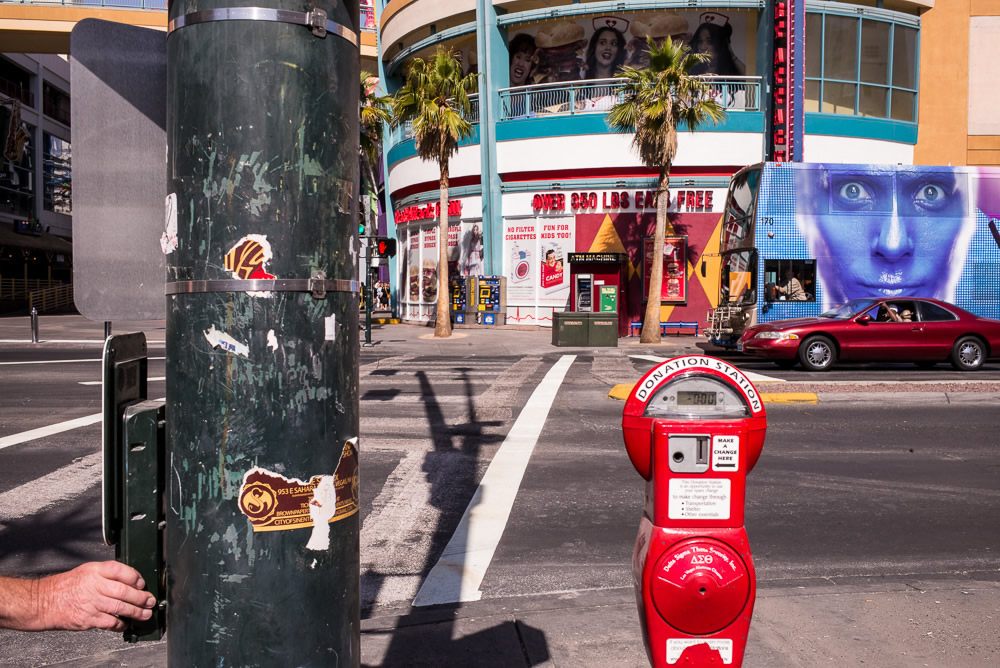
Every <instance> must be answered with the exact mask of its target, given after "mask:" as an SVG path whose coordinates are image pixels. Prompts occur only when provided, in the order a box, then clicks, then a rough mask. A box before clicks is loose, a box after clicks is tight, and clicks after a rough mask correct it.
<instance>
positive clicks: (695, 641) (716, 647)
mask: <svg viewBox="0 0 1000 668" xmlns="http://www.w3.org/2000/svg"><path fill="white" fill-rule="evenodd" d="M696 645H704V647H696ZM689 647H690V648H692V649H688V648H689ZM685 650H688V651H687V652H685ZM685 654H686V656H684V658H685V663H687V662H688V661H694V662H698V663H700V659H701V660H708V661H711V660H713V659H715V657H717V656H718V657H721V658H722V663H732V662H733V641H732V640H730V639H727V638H667V663H677V662H678V661H680V659H681V655H685Z"/></svg>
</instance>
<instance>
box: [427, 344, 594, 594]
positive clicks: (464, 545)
mask: <svg viewBox="0 0 1000 668" xmlns="http://www.w3.org/2000/svg"><path fill="white" fill-rule="evenodd" d="M575 359H576V356H575V355H563V356H562V357H561V358H560V359H559V360H558V361H557V362H556V363H555V364H554V365H553V366H552V368H551V369H549V371H548V373H547V374H545V378H543V379H542V382H541V383H539V384H538V386H537V387H536V388H535V391H534V392H533V393H532V394H531V397H530V398H529V399H528V401H527V403H526V404H525V407H524V409H523V410H522V411H521V414H520V415H519V416H518V417H517V421H516V422H515V423H514V425H513V426H512V427H511V429H510V432H509V433H508V435H507V438H506V439H505V440H504V442H503V444H502V445H501V446H500V449H499V450H498V451H497V453H496V455H494V457H493V461H491V462H490V466H489V468H488V469H487V470H486V473H485V474H484V475H483V479H482V481H481V482H480V483H479V487H478V488H477V489H476V492H475V494H474V495H473V496H472V500H471V501H470V502H469V505H468V507H467V508H466V509H465V513H464V514H463V515H462V519H461V521H460V522H459V524H458V528H456V529H455V533H454V534H452V537H451V540H449V541H448V544H447V545H446V546H445V548H444V552H443V553H442V554H441V558H440V559H439V560H438V562H437V563H436V564H435V565H434V567H433V568H432V569H431V572H430V573H429V574H428V575H427V579H426V580H424V583H423V585H422V586H421V587H420V590H419V591H418V592H417V596H416V598H415V599H414V600H413V605H414V606H425V605H435V604H438V603H456V602H459V601H478V600H479V599H480V598H482V595H483V593H482V591H481V590H480V586H481V585H482V583H483V578H484V577H485V576H486V570H487V569H488V568H489V565H490V562H492V561H493V554H494V553H495V552H496V548H497V545H499V543H500V538H501V537H502V536H503V532H504V529H505V528H506V527H507V520H508V518H509V517H510V512H511V510H512V509H513V507H514V499H515V498H516V496H517V492H518V489H519V488H520V486H521V480H522V478H523V477H524V471H525V469H526V468H527V466H528V460H529V459H530V458H531V453H532V452H533V451H534V449H535V444H536V443H537V442H538V437H539V435H540V434H541V432H542V427H543V426H544V425H545V421H546V419H547V418H548V415H549V410H550V409H551V408H552V403H553V401H554V400H555V397H556V394H557V392H558V390H559V387H560V386H561V385H562V382H563V379H564V378H565V377H566V373H567V371H569V367H570V365H572V364H573V361H574V360H575Z"/></svg>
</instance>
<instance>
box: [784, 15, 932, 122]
mask: <svg viewBox="0 0 1000 668" xmlns="http://www.w3.org/2000/svg"><path fill="white" fill-rule="evenodd" d="M805 40H806V41H805V52H806V80H805V105H804V107H805V110H806V111H810V112H822V113H826V114H844V115H851V116H870V117H873V118H891V119H893V120H897V121H907V122H911V123H912V122H916V104H917V56H918V53H917V51H918V49H917V44H918V42H917V40H918V31H917V29H916V28H912V27H909V26H906V25H903V24H901V23H898V22H893V21H891V20H884V19H881V18H879V19H873V18H869V17H859V16H845V15H841V14H838V13H831V12H830V11H829V10H826V11H824V12H808V13H807V14H806V36H805Z"/></svg>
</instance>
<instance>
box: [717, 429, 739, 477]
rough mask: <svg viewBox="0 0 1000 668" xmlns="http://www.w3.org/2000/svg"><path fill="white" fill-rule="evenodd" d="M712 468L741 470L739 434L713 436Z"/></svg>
mask: <svg viewBox="0 0 1000 668" xmlns="http://www.w3.org/2000/svg"><path fill="white" fill-rule="evenodd" d="M712 470H714V471H732V472H736V471H739V470H740V437H739V436H737V435H735V434H733V435H730V436H718V435H717V436H713V437H712Z"/></svg>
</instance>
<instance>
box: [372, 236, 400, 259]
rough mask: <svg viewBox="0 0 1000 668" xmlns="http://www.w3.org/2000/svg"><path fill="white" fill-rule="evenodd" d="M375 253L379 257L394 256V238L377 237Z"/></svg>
mask: <svg viewBox="0 0 1000 668" xmlns="http://www.w3.org/2000/svg"><path fill="white" fill-rule="evenodd" d="M375 254H376V255H378V256H379V257H394V256H395V255H396V240H395V239H390V238H388V237H379V238H378V239H376V240H375Z"/></svg>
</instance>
